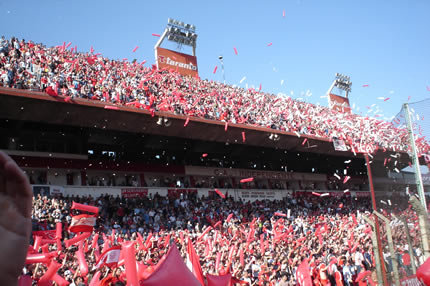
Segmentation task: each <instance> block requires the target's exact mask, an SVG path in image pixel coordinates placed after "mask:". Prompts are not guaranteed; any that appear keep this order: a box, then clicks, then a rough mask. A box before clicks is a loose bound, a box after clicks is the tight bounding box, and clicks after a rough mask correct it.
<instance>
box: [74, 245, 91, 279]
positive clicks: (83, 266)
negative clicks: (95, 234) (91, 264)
mask: <svg viewBox="0 0 430 286" xmlns="http://www.w3.org/2000/svg"><path fill="white" fill-rule="evenodd" d="M76 258H77V259H78V262H79V270H80V272H81V275H82V276H86V275H87V274H88V264H87V262H86V261H85V254H84V242H83V241H80V242H79V248H78V251H76Z"/></svg>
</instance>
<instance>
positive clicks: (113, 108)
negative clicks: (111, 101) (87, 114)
mask: <svg viewBox="0 0 430 286" xmlns="http://www.w3.org/2000/svg"><path fill="white" fill-rule="evenodd" d="M105 109H112V110H118V109H119V108H118V106H112V105H105Z"/></svg>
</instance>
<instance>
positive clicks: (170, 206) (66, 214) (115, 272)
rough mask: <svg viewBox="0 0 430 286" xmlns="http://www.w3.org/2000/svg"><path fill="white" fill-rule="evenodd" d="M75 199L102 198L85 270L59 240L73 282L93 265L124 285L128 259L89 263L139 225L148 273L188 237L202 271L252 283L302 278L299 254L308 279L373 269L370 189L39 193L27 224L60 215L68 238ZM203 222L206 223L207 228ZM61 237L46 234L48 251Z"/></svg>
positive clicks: (406, 263)
mask: <svg viewBox="0 0 430 286" xmlns="http://www.w3.org/2000/svg"><path fill="white" fill-rule="evenodd" d="M73 201H75V202H80V203H85V204H90V205H95V206H98V207H99V209H100V212H99V216H98V218H97V224H96V226H95V228H94V232H93V234H92V237H90V238H88V243H87V245H86V248H85V259H86V262H87V263H88V268H89V269H90V271H89V274H88V275H86V276H83V275H82V274H81V273H80V270H79V263H78V260H77V258H76V255H75V252H76V251H77V246H73V245H72V246H70V247H69V248H65V247H64V244H63V250H62V251H61V252H60V255H59V256H58V257H57V258H56V259H57V260H58V263H61V264H62V266H61V268H60V269H59V271H58V274H59V275H60V276H62V277H64V279H66V280H67V281H69V282H72V283H75V284H71V285H87V283H89V281H91V278H92V276H93V275H94V273H95V272H96V271H99V270H101V271H100V272H101V273H102V277H101V278H100V279H104V281H105V282H106V284H101V285H125V284H121V283H124V281H125V280H126V278H125V274H124V266H115V267H112V269H110V268H108V267H107V266H104V267H103V269H95V267H94V265H95V264H96V262H97V258H98V257H99V255H100V253H102V249H104V250H106V248H107V247H109V246H113V245H121V244H122V243H123V242H124V241H127V240H135V241H139V239H138V237H139V235H138V233H139V234H140V235H141V237H142V239H141V242H146V243H148V241H149V244H147V246H148V248H147V249H145V248H142V247H140V246H139V243H137V250H138V252H137V254H136V257H137V261H138V263H141V264H142V267H143V269H145V270H144V271H143V272H141V273H143V274H142V275H144V276H145V275H149V274H150V273H151V271H153V269H154V268H155V267H157V266H156V265H157V263H158V262H159V261H160V259H162V257H163V255H164V254H165V253H166V252H167V250H168V248H169V244H170V243H172V242H174V243H176V245H177V246H178V248H179V250H180V252H181V254H182V256H183V258H184V259H185V257H186V249H187V247H186V243H187V241H188V240H191V241H192V242H193V245H194V247H195V249H196V252H197V254H198V256H199V257H200V264H201V267H202V270H203V273H204V274H205V275H206V274H214V275H222V274H225V273H227V272H229V273H231V274H232V275H233V277H236V278H237V279H239V280H242V281H243V283H245V282H248V285H298V284H297V277H296V270H297V267H298V266H299V265H300V264H301V263H302V262H303V261H305V260H306V261H307V262H308V264H309V266H310V271H311V275H312V280H313V283H314V285H367V284H366V283H367V282H366V281H362V282H360V283H358V282H356V278H357V276H358V275H359V273H363V272H364V271H366V270H370V271H373V272H374V266H375V261H374V257H373V251H372V243H371V238H370V233H371V230H370V227H369V226H368V225H366V224H365V221H364V220H363V219H362V215H363V214H365V213H366V212H367V211H368V210H370V205H369V201H368V199H357V200H353V199H351V198H350V197H349V196H348V197H343V198H330V197H328V198H325V197H317V196H305V197H301V198H289V199H285V200H283V201H261V202H259V201H257V202H254V203H250V202H241V201H234V200H233V199H231V198H230V197H227V198H226V199H221V198H219V197H212V198H204V197H203V198H198V197H197V195H196V194H182V195H180V196H176V197H161V196H158V195H156V196H154V197H151V196H150V197H147V198H139V199H120V198H113V197H110V196H104V197H100V198H97V199H94V198H91V197H81V198H77V197H75V198H48V197H41V196H38V197H36V198H35V199H34V202H33V214H32V218H33V221H34V227H33V228H34V229H37V228H39V229H55V227H56V223H58V222H61V223H62V227H63V228H62V229H63V234H62V236H63V239H67V238H71V237H72V236H73V235H74V234H72V233H70V232H68V231H67V230H68V226H69V225H70V221H71V210H70V207H71V203H72V202H73ZM209 226H210V227H212V229H210V230H209V231H207V233H206V231H205V230H206V229H207V228H208V227H209ZM203 233H206V234H205V235H203V236H202V234H203ZM396 233H397V235H396V237H395V241H396V245H398V248H397V249H396V250H397V251H398V258H397V259H399V262H401V264H400V265H401V269H400V271H401V272H402V273H405V274H410V272H411V268H410V265H411V264H410V260H411V258H410V257H409V255H408V254H407V252H406V251H405V249H407V243H406V238H405V232H404V231H398V232H396ZM411 234H412V236H413V238H414V246H413V247H414V252H415V254H416V257H414V258H412V259H415V260H416V262H418V261H420V260H422V259H423V257H422V252H421V250H420V246H419V241H418V240H417V236H416V233H411ZM94 235H98V243H97V246H96V247H95V248H93V247H92V246H91V241H92V239H93V237H94ZM107 241H108V242H107ZM106 244H107V245H106ZM109 244H110V245H109ZM142 244H143V243H142ZM102 246H103V247H102ZM57 247H58V246H57V245H56V244H55V243H54V244H50V245H49V249H45V252H49V251H56V249H57ZM232 248H233V250H232ZM231 251H233V252H232V253H231ZM388 253H389V252H388V250H387V249H384V256H385V258H386V267H387V269H388V271H391V270H392V268H391V262H390V260H389V259H388V258H389V255H388ZM46 270H47V265H43V264H28V265H26V267H25V269H24V272H25V273H26V274H27V275H29V276H32V277H33V278H34V279H35V280H37V279H38V278H40V277H41V276H42V275H43V274H44V273H45V271H46ZM141 278H142V277H141ZM370 279H372V277H370V278H369V279H368V280H369V281H370ZM373 280H376V278H375V275H374V273H373ZM108 283H112V284H108ZM113 283H117V284H113ZM330 283H331V284H330Z"/></svg>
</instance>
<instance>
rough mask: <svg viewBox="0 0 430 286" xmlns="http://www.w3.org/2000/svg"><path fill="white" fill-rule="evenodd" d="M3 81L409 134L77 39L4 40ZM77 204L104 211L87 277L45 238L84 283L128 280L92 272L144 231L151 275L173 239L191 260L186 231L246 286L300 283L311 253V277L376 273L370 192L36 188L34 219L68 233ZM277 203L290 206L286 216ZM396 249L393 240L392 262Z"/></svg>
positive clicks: (336, 132)
mask: <svg viewBox="0 0 430 286" xmlns="http://www.w3.org/2000/svg"><path fill="white" fill-rule="evenodd" d="M0 86H5V87H10V88H19V89H28V90H34V91H46V92H47V93H48V94H49V95H52V96H65V97H70V98H78V97H79V98H88V99H89V100H99V101H103V102H106V103H113V104H120V105H128V106H134V107H136V108H145V109H148V110H153V111H166V112H172V113H175V114H183V115H185V116H197V117H202V118H207V119H214V120H220V121H225V122H231V123H243V124H250V125H257V126H263V127H267V128H272V129H277V130H283V131H290V132H295V133H297V134H308V135H314V136H318V137H323V138H339V139H344V140H345V141H346V142H347V143H351V142H354V143H356V142H357V141H359V142H360V144H364V145H372V146H378V147H379V148H386V149H390V150H396V151H398V150H403V151H407V145H408V144H407V138H408V137H407V132H406V131H404V130H399V129H396V128H394V126H392V124H391V123H387V122H384V121H380V120H377V119H374V118H369V117H361V116H358V115H354V114H348V113H345V114H344V113H339V112H336V111H333V110H330V109H328V108H326V107H322V106H318V105H312V104H309V103H304V102H300V101H296V100H293V99H291V98H289V97H278V96H274V95H271V94H267V93H262V92H260V91H258V90H254V89H248V90H246V89H243V88H239V87H233V86H229V85H225V84H221V83H216V82H212V81H208V80H201V79H200V78H190V77H184V76H181V75H180V74H178V73H177V72H175V71H174V70H170V71H169V70H157V69H155V68H147V67H145V66H144V65H143V63H142V64H141V63H137V62H136V61H133V62H128V61H127V60H125V59H124V60H122V61H118V60H110V59H107V58H105V57H103V56H101V55H99V54H94V51H93V50H92V51H90V52H89V53H78V52H77V50H76V47H72V48H71V49H69V47H68V46H66V45H65V44H64V45H63V46H59V47H53V48H46V47H44V46H43V45H41V44H34V43H32V42H26V41H24V40H21V41H19V40H18V39H15V38H12V39H11V40H6V39H4V38H2V39H1V40H0ZM417 144H418V148H419V149H420V153H428V152H429V145H428V143H427V142H426V141H425V140H424V138H420V139H419V140H417ZM72 201H77V202H80V203H85V204H90V205H96V206H98V207H99V209H100V214H99V216H98V218H97V224H96V226H95V229H94V232H93V233H92V235H91V237H90V238H88V239H87V241H88V243H86V244H85V246H86V249H85V250H84V257H85V260H86V262H87V263H88V266H89V269H90V271H89V273H88V275H83V274H82V273H80V270H79V263H78V261H77V259H76V252H77V247H76V246H73V245H72V246H70V247H67V248H66V247H65V245H63V244H60V245H58V244H55V243H53V244H49V243H48V244H45V245H44V246H43V247H42V251H43V252H50V251H52V252H55V253H57V254H56V255H55V256H54V258H53V259H54V260H57V261H58V263H60V264H61V267H60V269H59V271H58V275H60V276H62V277H64V279H66V280H67V281H69V282H71V284H70V285H87V284H88V283H89V281H91V280H92V276H93V275H94V274H95V273H96V271H97V270H101V271H100V272H101V273H102V277H101V278H103V279H104V280H105V282H106V283H105V285H124V281H125V280H126V279H125V274H124V267H123V266H117V267H113V268H112V269H110V268H109V267H107V266H104V267H103V269H95V264H96V261H97V258H98V256H99V255H100V253H102V252H103V249H105V248H107V247H111V246H113V245H121V243H122V242H124V241H127V240H136V241H138V238H139V235H140V236H141V237H142V240H144V241H148V242H149V245H148V247H147V248H141V247H139V243H138V244H137V245H136V246H137V247H138V248H137V250H138V252H137V256H136V257H137V261H138V263H140V265H142V267H144V268H143V269H145V270H144V271H140V273H146V274H148V275H149V273H151V272H152V271H153V269H154V268H155V267H157V263H158V262H159V261H160V260H161V259H162V257H163V255H164V254H165V253H166V252H167V250H168V249H169V245H171V244H170V243H171V242H174V243H176V245H177V246H178V248H179V249H180V252H181V254H182V255H183V257H184V258H185V254H186V242H187V241H189V240H190V241H192V242H193V245H194V247H195V249H196V251H197V254H198V256H199V257H200V264H201V267H202V269H203V272H204V273H205V274H223V273H227V272H229V273H232V275H233V276H234V277H236V278H238V279H240V280H243V281H244V282H247V283H248V284H249V285H282V286H283V285H297V277H296V270H297V268H298V266H299V265H300V264H301V263H302V262H303V261H307V262H308V264H309V266H310V270H311V274H312V279H313V283H314V284H315V285H359V284H358V283H367V282H356V277H357V276H358V275H359V273H362V272H363V271H365V270H371V271H373V269H374V266H375V261H374V257H373V252H372V249H371V247H372V243H371V239H370V233H371V229H370V227H369V226H368V225H366V224H365V222H364V220H363V219H362V215H363V213H365V212H366V211H370V210H371V208H370V205H369V200H368V199H358V200H350V199H349V197H348V198H347V197H345V198H330V197H328V198H327V197H316V196H314V197H312V196H309V197H301V198H289V199H286V200H284V201H263V202H254V203H248V202H241V201H234V200H232V199H231V198H229V197H227V198H226V199H220V198H198V197H197V196H196V195H194V194H185V195H182V196H180V197H176V198H172V197H170V198H169V197H161V196H155V197H149V198H141V199H132V200H125V199H119V198H112V197H109V196H105V197H101V198H97V199H94V198H48V197H40V196H39V197H36V198H35V199H34V201H33V213H32V218H33V221H34V228H35V229H36V228H38V229H39V230H41V229H43V230H47V229H55V227H56V226H55V224H56V223H57V222H62V237H63V238H64V239H67V238H71V237H72V236H73V234H72V233H70V232H69V231H68V226H69V224H70V220H71V216H70V214H71V210H70V206H71V203H72ZM276 212H278V213H281V214H287V213H289V215H288V216H287V215H282V216H278V215H275V213H276ZM231 214H232V216H230V215H231ZM227 217H231V219H227ZM218 222H219V223H218ZM412 223H415V221H413V222H412ZM209 226H211V227H212V229H210V231H208V227H209ZM113 230H114V231H113ZM203 234H204V235H203ZM96 235H98V240H96V242H97V243H96V247H94V248H93V247H92V246H91V247H90V246H89V244H90V243H89V241H92V240H93V238H94V236H96ZM202 235H203V236H202ZM412 235H413V239H414V240H413V243H414V244H413V247H414V249H413V251H414V252H415V256H414V257H409V258H408V255H407V253H406V252H405V251H406V250H407V243H406V238H405V236H404V232H398V234H396V237H395V238H396V242H397V244H398V245H399V247H398V248H397V249H396V250H397V251H398V257H397V259H399V260H402V263H401V271H402V272H404V273H406V274H408V273H410V271H411V269H410V261H411V260H417V262H418V261H421V260H422V251H421V249H420V245H419V241H418V236H417V234H416V233H412ZM101 246H103V247H101ZM58 247H61V248H62V250H61V251H59V249H57V248H58ZM232 249H233V250H232ZM230 253H232V255H230ZM388 257H389V255H388V250H387V249H385V250H384V258H385V259H386V262H387V263H386V264H387V265H386V267H387V269H388V271H390V267H392V266H391V262H390V259H388ZM421 262H422V261H421ZM47 267H48V265H47V264H44V263H29V264H26V266H25V268H24V274H25V275H28V276H30V277H32V279H34V280H35V281H37V280H38V279H39V278H40V277H41V276H42V275H44V273H45V272H46V270H47ZM140 275H141V274H140ZM141 278H142V277H141ZM373 279H374V277H373ZM108 281H109V282H108ZM108 283H111V284H108ZM360 285H366V284H360Z"/></svg>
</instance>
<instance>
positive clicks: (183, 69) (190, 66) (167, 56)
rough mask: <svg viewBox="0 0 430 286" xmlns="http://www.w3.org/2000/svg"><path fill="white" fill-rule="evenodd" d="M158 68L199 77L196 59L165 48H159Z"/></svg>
mask: <svg viewBox="0 0 430 286" xmlns="http://www.w3.org/2000/svg"><path fill="white" fill-rule="evenodd" d="M157 66H158V68H159V69H164V68H165V69H173V70H176V71H177V72H179V73H180V74H182V75H188V76H192V77H196V76H198V75H199V73H198V69H197V58H196V57H194V56H191V55H187V54H183V53H179V52H175V51H172V50H167V49H163V48H157Z"/></svg>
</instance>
